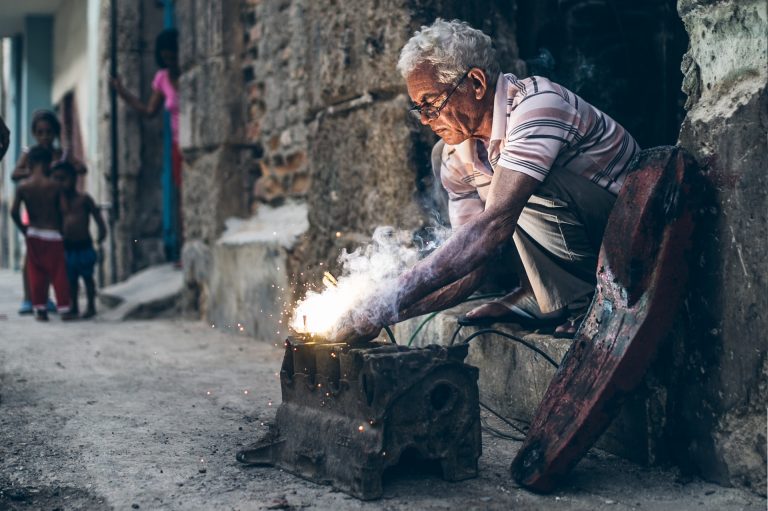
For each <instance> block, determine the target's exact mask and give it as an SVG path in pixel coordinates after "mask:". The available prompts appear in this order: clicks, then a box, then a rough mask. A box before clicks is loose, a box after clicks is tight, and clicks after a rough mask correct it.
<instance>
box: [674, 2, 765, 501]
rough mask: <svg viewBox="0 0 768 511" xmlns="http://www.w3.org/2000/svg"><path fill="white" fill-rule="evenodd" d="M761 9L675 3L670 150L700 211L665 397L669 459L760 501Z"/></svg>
mask: <svg viewBox="0 0 768 511" xmlns="http://www.w3.org/2000/svg"><path fill="white" fill-rule="evenodd" d="M766 8H767V7H766V3H765V2H764V1H763V0H752V1H750V0H745V1H736V0H724V1H715V2H712V1H703V0H680V2H679V3H678V10H679V13H680V15H681V17H682V19H683V21H684V22H685V26H686V29H687V31H688V33H689V36H690V41H691V44H690V48H689V51H688V53H687V54H686V56H685V58H684V59H683V71H684V72H685V84H684V88H685V91H686V93H687V94H688V103H687V105H686V107H687V109H688V113H687V117H686V119H685V122H684V124H683V127H682V130H681V133H680V144H681V145H682V146H684V147H685V148H687V149H688V150H689V151H691V152H692V153H693V154H694V155H695V156H696V157H697V158H698V160H699V162H700V163H701V164H702V165H703V167H704V174H705V177H706V180H707V183H708V184H709V186H710V194H711V197H710V205H709V209H708V211H707V213H708V216H707V217H706V219H705V222H704V224H703V229H702V235H701V237H700V239H699V240H698V246H697V249H698V251H699V252H700V257H699V259H698V266H699V267H698V268H696V273H694V275H695V278H694V287H693V289H692V291H691V295H690V296H689V298H688V301H687V303H686V307H687V313H688V314H687V315H686V316H687V318H688V324H687V326H686V331H687V340H686V342H687V345H686V350H685V353H684V355H683V357H684V368H683V373H682V374H681V376H680V379H679V381H678V385H676V386H675V387H674V391H675V392H676V393H677V395H676V396H673V398H674V399H676V400H677V401H678V402H679V403H680V405H679V406H680V419H681V421H682V423H683V429H682V431H680V432H679V438H678V440H679V442H677V443H676V444H675V447H676V448H677V449H678V450H679V452H678V457H679V459H683V460H685V461H687V463H689V464H692V465H694V466H696V467H697V468H698V469H699V470H701V471H702V472H703V474H704V475H705V477H708V478H710V479H713V480H715V481H718V482H721V483H723V484H736V485H744V486H746V487H749V488H752V489H753V490H755V491H757V492H760V493H762V494H765V488H766V437H765V432H766V430H765V425H766V408H765V406H766V402H767V401H768V358H767V357H766V348H767V346H766V333H765V332H766V331H767V330H768V294H766V289H768V282H766V276H768V260H767V259H766V257H765V253H766V251H768V241H767V240H768V227H767V226H768V177H767V175H766V169H768V147H767V144H766V132H767V131H768V95H767V94H766V81H767V79H768V38H766V34H767V33H768V12H766Z"/></svg>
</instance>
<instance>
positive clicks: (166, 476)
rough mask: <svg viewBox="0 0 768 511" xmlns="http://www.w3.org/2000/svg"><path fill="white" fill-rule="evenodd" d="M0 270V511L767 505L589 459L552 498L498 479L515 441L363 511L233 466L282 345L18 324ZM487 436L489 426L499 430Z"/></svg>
mask: <svg viewBox="0 0 768 511" xmlns="http://www.w3.org/2000/svg"><path fill="white" fill-rule="evenodd" d="M19 288H20V278H19V275H18V273H12V272H9V271H0V510H6V509H8V510H16V509H18V510H32V509H35V510H38V509H39V510H55V509H60V510H70V509H89V510H90V509H95V510H102V509H116V510H132V509H150V510H155V509H174V510H175V509H178V510H194V509H201V510H210V509H237V510H251V509H253V510H258V509H318V510H321V509H329V510H352V509H371V510H415V509H419V510H421V509H424V510H432V509H434V510H437V509H466V510H472V509H499V510H508V509H516V510H534V509H546V510H576V509H584V510H587V509H590V510H592V509H606V510H630V509H632V510H634V509H637V510H697V511H702V510H717V511H730V510H743V509H749V510H752V509H754V510H762V509H764V508H765V505H766V503H765V500H764V499H761V498H760V497H758V496H755V495H753V494H750V493H746V492H744V491H741V490H736V489H732V488H723V487H720V486H717V485H714V484H710V483H706V482H703V481H700V480H697V479H691V478H681V477H680V476H679V475H678V474H677V473H676V472H674V471H665V470H661V469H655V468H643V467H639V466H637V465H633V464H631V463H629V462H626V461H624V460H621V459H619V458H616V457H614V456H610V455H607V454H604V453H602V452H599V451H593V452H591V453H590V454H589V455H588V456H587V457H586V458H585V459H584V460H583V461H582V462H581V463H580V464H579V465H578V466H577V467H576V469H575V470H574V472H573V475H572V477H571V478H570V479H569V481H568V483H567V484H566V485H565V486H564V487H563V488H561V489H560V490H559V491H558V492H556V493H555V494H553V495H545V496H542V495H535V494H532V493H530V492H528V491H525V490H523V489H521V488H519V487H518V486H517V485H516V484H515V483H514V482H513V481H512V480H511V479H510V477H509V471H508V468H509V463H510V461H511V460H512V457H513V456H514V453H515V451H516V450H517V448H518V447H519V443H518V442H515V441H510V440H503V439H500V438H497V437H494V436H490V435H488V434H484V436H483V456H482V457H481V458H480V475H479V477H478V478H477V479H473V480H469V481H464V482H460V483H448V482H444V481H442V480H441V479H440V478H439V476H437V475H435V474H433V473H425V472H421V471H419V470H418V469H414V468H413V467H411V468H410V470H408V469H404V470H401V471H399V472H396V473H395V474H393V475H392V476H391V477H389V478H388V479H387V480H386V483H385V492H384V497H383V498H382V499H381V500H379V501H374V502H367V503H366V502H361V501H359V500H357V499H355V498H353V497H350V496H348V495H346V494H345V493H342V492H339V491H337V490H334V489H333V488H331V487H328V486H320V485H316V484H313V483H310V482H307V481H304V480H302V479H299V478H297V477H294V476H292V475H291V474H288V473H285V472H282V471H280V470H276V469H273V468H262V467H260V468H252V467H245V466H242V465H240V464H239V463H237V461H236V460H235V454H236V452H237V451H238V449H240V448H241V447H243V446H245V445H248V444H250V443H252V442H253V441H255V440H256V439H257V438H258V437H259V436H260V435H261V434H262V432H264V431H265V430H266V424H267V423H268V422H269V421H270V419H271V418H272V417H273V416H274V413H275V409H276V407H277V406H278V405H279V403H280V392H279V385H278V383H279V382H278V378H277V371H278V369H279V365H280V360H281V357H282V339H278V338H276V339H272V340H270V341H271V342H267V341H257V340H254V339H252V338H249V337H245V336H243V335H239V334H237V333H236V331H235V330H236V328H227V327H226V326H224V327H223V328H222V326H220V325H217V326H216V327H215V328H212V327H211V325H206V324H203V323H202V322H190V321H181V320H179V321H172V320H154V321H136V322H119V323H118V322H106V321H99V320H98V319H97V320H96V321H90V322H85V321H81V322H72V323H62V322H61V321H60V320H59V318H58V317H56V316H55V315H54V316H52V318H51V321H50V322H49V323H38V322H35V321H34V320H33V319H32V318H30V317H20V316H18V314H17V313H16V309H17V307H18V305H19V302H20V300H21V294H20V290H19ZM497 427H501V425H499V424H497Z"/></svg>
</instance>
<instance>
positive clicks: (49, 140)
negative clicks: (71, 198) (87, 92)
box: [11, 110, 87, 314]
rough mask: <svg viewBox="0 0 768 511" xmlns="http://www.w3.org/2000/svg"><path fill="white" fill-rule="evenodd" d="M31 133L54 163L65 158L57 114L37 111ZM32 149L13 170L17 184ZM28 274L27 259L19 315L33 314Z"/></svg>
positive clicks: (23, 175) (50, 306)
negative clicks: (61, 145)
mask: <svg viewBox="0 0 768 511" xmlns="http://www.w3.org/2000/svg"><path fill="white" fill-rule="evenodd" d="M31 131H32V136H33V137H34V139H35V142H37V144H36V145H34V146H32V147H42V148H43V149H48V150H49V151H51V153H52V154H53V157H52V160H53V161H59V160H60V159H62V158H64V157H65V154H64V152H63V151H62V150H61V147H60V145H59V137H60V136H61V123H60V122H59V119H58V117H56V114H54V113H53V112H51V111H50V110H37V111H36V112H35V113H34V114H33V115H32V123H31ZM30 149H31V148H24V150H23V151H22V153H21V156H20V157H19V161H18V162H17V163H16V168H14V169H13V174H11V179H12V180H13V181H14V182H15V183H17V184H18V183H20V182H21V181H23V180H24V179H26V178H28V177H29V173H30V172H29V166H28V164H27V159H28V154H29V150H30ZM66 158H67V159H70V160H71V161H72V162H73V163H74V164H75V168H77V170H78V173H79V174H84V173H85V172H86V170H87V169H86V168H85V165H83V164H82V163H81V162H79V161H76V160H75V159H74V158H72V156H71V155H66ZM21 219H22V221H23V222H24V223H25V224H26V223H28V222H27V220H28V219H27V216H26V213H25V212H22V215H21ZM27 273H28V272H27V260H26V257H25V258H24V271H23V272H22V281H23V284H24V300H23V301H22V303H21V307H20V308H19V314H32V302H31V300H30V297H29V296H30V295H29V281H28V278H27ZM54 310H56V309H55V307H54V305H53V302H50V301H49V302H48V311H49V312H50V311H54Z"/></svg>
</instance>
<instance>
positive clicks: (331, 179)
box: [309, 95, 431, 235]
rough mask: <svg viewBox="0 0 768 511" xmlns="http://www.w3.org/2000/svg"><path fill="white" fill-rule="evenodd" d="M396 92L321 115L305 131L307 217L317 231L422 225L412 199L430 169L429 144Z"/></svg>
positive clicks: (419, 214)
mask: <svg viewBox="0 0 768 511" xmlns="http://www.w3.org/2000/svg"><path fill="white" fill-rule="evenodd" d="M407 109H408V101H407V99H406V98H405V96H404V95H399V96H397V97H396V98H394V99H392V100H390V101H380V102H375V103H373V104H370V105H369V106H365V107H361V108H353V109H350V110H346V111H340V112H339V113H337V114H333V115H326V116H321V117H320V118H319V119H318V121H317V122H316V123H315V124H314V126H313V128H312V129H311V131H310V134H309V153H310V154H311V155H312V156H313V157H312V160H311V161H310V176H311V178H312V183H313V184H312V186H311V187H310V190H309V204H310V220H311V222H312V225H313V228H316V229H318V230H319V231H320V233H321V235H325V234H326V233H327V234H328V235H330V234H331V233H334V232H336V231H337V230H346V231H357V232H364V233H365V232H368V233H370V232H372V231H373V228H374V227H375V226H378V225H394V226H396V227H397V228H400V229H414V228H418V227H420V226H421V224H422V222H423V218H424V217H423V213H422V212H421V211H420V210H419V207H418V206H417V204H416V201H415V200H414V194H415V191H416V189H417V188H418V182H419V178H420V176H419V172H420V171H429V172H431V170H429V148H428V147H427V144H426V143H423V142H421V139H420V138H419V136H420V135H419V133H418V132H417V131H415V130H414V128H412V127H411V125H409V124H408V122H407V119H406V115H407V113H406V111H407Z"/></svg>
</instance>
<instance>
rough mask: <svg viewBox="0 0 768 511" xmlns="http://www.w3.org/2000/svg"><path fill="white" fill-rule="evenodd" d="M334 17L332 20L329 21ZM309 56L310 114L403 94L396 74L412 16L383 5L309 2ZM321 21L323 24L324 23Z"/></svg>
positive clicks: (400, 8)
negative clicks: (379, 94)
mask: <svg viewBox="0 0 768 511" xmlns="http://www.w3.org/2000/svg"><path fill="white" fill-rule="evenodd" d="M328 12H333V13H334V14H333V16H328V15H327V13H328ZM305 18H306V19H307V20H316V22H311V21H310V22H309V26H308V27H307V34H306V38H307V44H306V46H305V47H304V48H300V49H299V50H300V51H302V52H304V53H305V54H306V62H307V64H308V72H309V75H310V76H312V77H313V80H312V81H311V82H310V83H309V84H308V91H307V92H308V95H309V103H310V108H311V110H320V109H323V108H325V107H326V106H328V105H332V104H335V103H339V102H342V101H346V100H349V99H352V98H354V97H357V96H360V95H362V94H364V93H365V92H366V91H371V92H373V91H398V92H399V91H404V90H405V84H404V83H403V80H402V78H401V77H400V74H399V73H398V72H397V70H396V69H395V66H396V64H397V58H398V56H399V53H400V49H401V48H402V47H403V45H404V44H405V43H406V41H407V40H408V38H409V37H410V36H411V33H412V31H411V30H410V28H411V26H412V23H411V12H410V10H408V9H406V8H405V6H403V5H391V6H389V8H386V9H382V8H381V7H380V6H379V5H378V2H372V1H364V2H355V3H345V2H341V3H339V2H335V1H333V0H321V1H317V2H308V5H307V8H306V13H305ZM320 20H322V21H320Z"/></svg>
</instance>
